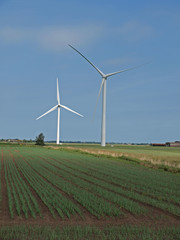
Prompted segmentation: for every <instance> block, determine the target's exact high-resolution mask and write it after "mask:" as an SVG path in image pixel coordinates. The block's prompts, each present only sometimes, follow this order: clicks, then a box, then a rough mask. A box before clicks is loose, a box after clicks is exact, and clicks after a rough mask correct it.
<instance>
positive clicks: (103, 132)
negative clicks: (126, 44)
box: [69, 45, 136, 147]
mask: <svg viewBox="0 0 180 240" xmlns="http://www.w3.org/2000/svg"><path fill="white" fill-rule="evenodd" d="M69 46H70V47H71V48H72V49H74V50H75V51H76V52H77V53H79V54H80V55H81V56H82V57H83V58H84V59H85V60H86V61H87V62H88V63H90V64H91V66H93V67H94V68H95V69H96V71H97V72H98V73H99V74H100V75H101V77H102V82H101V86H100V89H99V93H98V98H97V102H96V107H97V103H98V100H99V96H100V94H101V90H102V89H103V90H102V123H101V146H102V147H105V146H106V80H107V78H108V77H111V76H113V75H116V74H118V73H122V72H126V71H129V70H131V69H134V68H136V67H132V68H128V69H124V70H121V71H118V72H113V73H108V74H104V73H103V72H102V71H100V70H99V69H98V68H97V67H96V66H95V65H94V64H93V63H92V62H90V61H89V60H88V59H87V58H86V57H85V56H84V55H82V53H80V52H79V51H78V50H77V49H75V48H74V47H73V46H71V45H69ZM95 110H96V108H95Z"/></svg>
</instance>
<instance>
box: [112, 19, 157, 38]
mask: <svg viewBox="0 0 180 240" xmlns="http://www.w3.org/2000/svg"><path fill="white" fill-rule="evenodd" d="M114 32H115V34H118V35H120V36H121V37H123V38H124V39H125V40H128V41H139V40H141V39H144V38H149V37H150V36H151V35H152V33H153V29H152V27H151V26H149V25H145V24H143V23H140V22H138V21H131V22H126V23H125V24H124V25H122V26H120V27H118V28H116V29H114Z"/></svg>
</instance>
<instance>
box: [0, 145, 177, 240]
mask: <svg viewBox="0 0 180 240" xmlns="http://www.w3.org/2000/svg"><path fill="white" fill-rule="evenodd" d="M67 147H70V149H66V148H67ZM72 147H73V148H75V150H73V149H72ZM77 149H84V150H87V149H89V150H90V154H89V153H86V154H84V153H81V152H79V150H78V151H77ZM92 149H93V151H95V152H93V154H91V151H92ZM112 149H113V150H112ZM141 149H143V150H144V152H142V154H145V153H147V154H149V155H151V154H152V152H153V151H154V152H153V154H154V155H156V154H157V152H158V151H159V152H161V154H159V156H161V157H162V156H164V155H163V152H164V154H165V152H167V154H170V155H168V157H169V156H170V157H172V156H173V154H175V155H178V154H179V149H171V148H164V149H162V148H157V149H154V148H152V147H148V146H143V147H142V146H119V145H118V146H114V147H111V146H107V147H106V148H105V149H103V152H104V151H107V153H109V152H111V153H112V152H113V151H114V152H118V153H119V152H122V151H125V152H127V151H129V152H131V151H134V152H135V151H136V154H140V152H141ZM161 149H162V150H161ZM0 150H1V161H0V170H1V184H0V188H1V191H0V193H1V194H0V239H178V236H179V232H180V221H179V220H180V175H179V174H178V173H176V174H175V173H171V172H166V171H162V170H159V169H152V168H149V167H146V166H142V165H140V164H139V163H137V162H136V161H129V159H128V160H127V157H126V156H125V155H121V157H115V156H113V157H111V156H110V155H109V156H105V154H104V153H103V155H101V154H100V153H99V151H100V147H99V146H96V145H94V146H92V145H91V146H89V145H74V144H73V145H63V147H60V148H58V149H51V148H49V147H47V146H46V147H37V146H18V145H13V144H12V145H6V144H1V145H0ZM134 152H133V154H134ZM155 152H156V153H155ZM153 154H152V155H153ZM157 156H158V154H157ZM47 226H49V227H47ZM12 236H13V237H12Z"/></svg>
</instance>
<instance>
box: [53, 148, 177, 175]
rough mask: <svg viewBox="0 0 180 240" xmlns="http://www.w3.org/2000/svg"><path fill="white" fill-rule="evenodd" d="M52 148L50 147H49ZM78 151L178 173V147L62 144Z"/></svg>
mask: <svg viewBox="0 0 180 240" xmlns="http://www.w3.org/2000/svg"><path fill="white" fill-rule="evenodd" d="M51 147H52V146H51ZM65 147H66V148H74V149H79V150H81V151H83V152H85V151H86V152H89V153H92V154H100V155H103V154H104V155H109V156H114V157H121V156H123V157H129V158H130V159H132V160H133V159H134V160H136V161H140V162H141V163H144V164H146V165H147V164H149V166H150V165H152V166H157V167H158V166H159V167H160V168H164V169H166V170H170V171H174V172H178V171H179V172H180V148H179V147H153V146H150V145H121V144H114V145H112V144H107V146H106V147H104V148H102V147H101V146H100V145H98V144H63V148H65Z"/></svg>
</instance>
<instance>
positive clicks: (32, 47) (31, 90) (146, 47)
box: [0, 0, 180, 143]
mask: <svg viewBox="0 0 180 240" xmlns="http://www.w3.org/2000/svg"><path fill="white" fill-rule="evenodd" d="M179 43H180V1H179V0H172V1H169V0H162V1H161V0H156V1H154V0H152V1H146V0H145V1H144V0H142V1H141V0H136V1H134V0H127V1H124V0H123V1H122V0H111V1H110V0H97V1H94V0H93V1H84V0H76V1H75V0H66V1H63V0H62V1H59V0H31V1H24V0H0V111H1V112H0V139H1V138H5V139H8V138H19V139H35V138H36V136H37V135H38V134H39V133H41V132H42V133H43V134H44V135H45V140H46V141H53V140H56V129H57V111H54V112H52V113H50V114H48V115H46V116H45V117H44V118H41V119H39V120H38V121H36V120H35V119H36V118H37V117H39V116H40V115H41V114H43V113H44V112H46V111H47V110H49V109H50V108H52V107H53V106H55V105H56V104H57V97H56V78H57V77H58V78H59V88H60V99H61V103H62V104H63V105H66V106H68V107H70V108H71V109H73V110H75V111H77V112H79V113H81V114H82V115H84V118H81V117H79V116H77V115H75V114H73V113H70V112H68V111H66V110H64V109H62V110H61V126H60V140H62V141H96V142H99V141H100V138H101V110H102V99H101V98H100V100H99V102H98V107H97V111H96V115H95V118H94V120H93V112H94V108H95V105H96V100H97V96H98V92H99V88H100V85H101V76H100V75H99V74H98V72H97V71H96V70H95V69H94V68H93V67H92V66H91V65H90V64H89V63H88V62H86V61H85V60H84V59H83V58H82V57H81V56H80V55H79V54H78V53H77V52H75V51H74V50H73V49H71V48H70V47H69V46H68V44H71V45H72V46H74V47H75V48H77V49H78V50H79V51H80V52H81V53H82V54H84V55H85V56H86V57H87V58H88V59H89V60H90V61H92V62H93V63H94V64H95V65H96V66H97V67H98V68H99V69H100V70H101V71H102V72H104V73H110V72H114V71H119V70H123V69H126V68H131V67H134V66H137V65H141V64H144V63H147V64H145V65H142V66H140V67H138V68H135V69H133V70H131V71H128V72H124V73H121V74H118V75H115V76H112V77H110V78H109V79H108V80H107V115H106V141H107V142H120V143H125V142H126V143H151V142H167V141H177V140H180V44H179Z"/></svg>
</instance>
